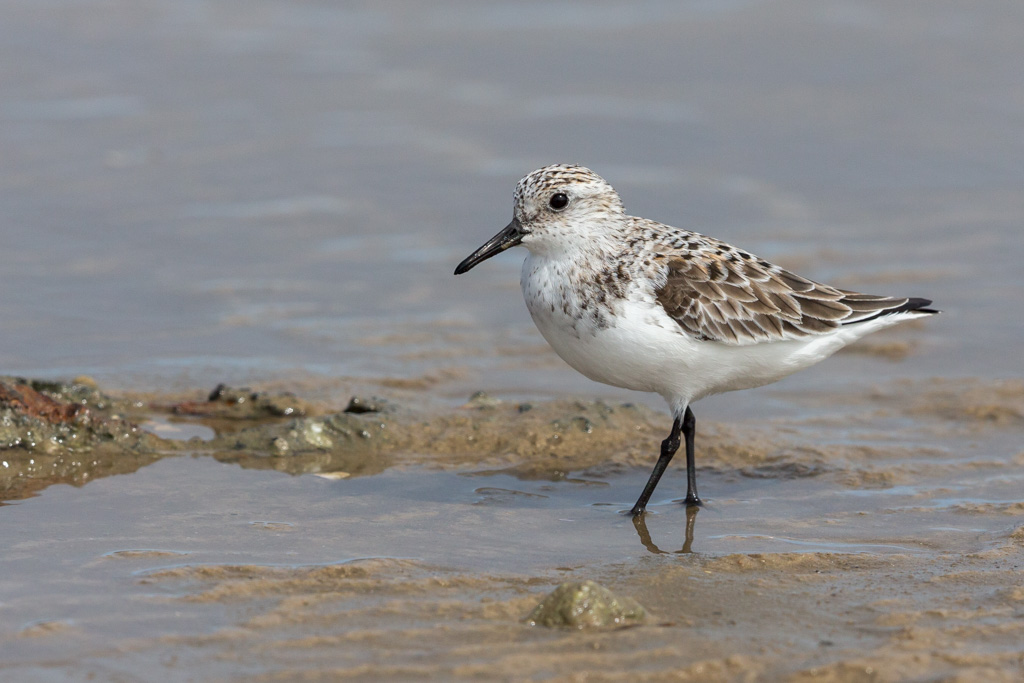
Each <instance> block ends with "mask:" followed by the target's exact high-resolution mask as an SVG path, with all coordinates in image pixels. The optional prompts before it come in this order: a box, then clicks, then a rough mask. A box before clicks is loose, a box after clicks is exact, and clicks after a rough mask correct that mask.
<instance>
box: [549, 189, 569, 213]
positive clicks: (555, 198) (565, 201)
mask: <svg viewBox="0 0 1024 683" xmlns="http://www.w3.org/2000/svg"><path fill="white" fill-rule="evenodd" d="M548 206H550V207H551V210H552V211H561V210H562V209H564V208H565V207H567V206H569V196H568V195H567V194H565V193H564V192H556V193H555V194H553V195H551V199H549V200H548Z"/></svg>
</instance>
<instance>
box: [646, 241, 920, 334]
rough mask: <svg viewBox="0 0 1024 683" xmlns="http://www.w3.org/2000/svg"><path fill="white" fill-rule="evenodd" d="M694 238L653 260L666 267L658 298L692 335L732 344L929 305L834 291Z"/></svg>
mask: <svg viewBox="0 0 1024 683" xmlns="http://www.w3.org/2000/svg"><path fill="white" fill-rule="evenodd" d="M700 241H701V242H702V244H700V247H701V248H699V249H697V250H693V251H690V250H680V249H678V248H677V249H673V250H666V251H668V253H665V252H662V253H661V254H658V255H657V256H655V258H654V259H653V260H654V261H655V262H656V263H658V264H659V265H661V266H662V267H663V268H665V269H667V275H666V279H665V284H664V286H662V287H661V288H659V289H658V290H657V291H656V292H655V294H656V296H657V299H658V301H659V302H660V303H661V305H662V306H664V308H665V312H666V313H668V315H669V317H671V318H672V319H673V320H675V321H676V322H677V323H679V325H680V327H682V328H683V329H684V330H686V331H687V332H689V333H690V334H691V335H693V336H694V337H696V338H697V339H702V340H710V341H718V342H723V343H726V344H733V345H740V344H751V343H756V342H766V341H776V340H782V339H800V338H803V337H808V336H812V335H817V334H822V333H825V332H828V331H830V330H833V329H835V328H837V327H838V326H840V325H846V324H850V323H856V322H863V321H865V320H868V319H871V318H875V317H877V316H879V315H885V314H887V313H895V312H897V311H903V310H915V309H920V308H921V307H922V306H926V305H927V304H929V303H931V302H929V301H926V300H924V299H906V298H903V299H893V298H890V297H884V296H873V295H870V294H859V293H857V292H849V291H845V290H841V289H836V288H835V287H829V286H828V285H823V284H820V283H817V282H813V281H812V280H808V279H806V278H803V277H800V276H799V275H795V274H793V273H791V272H789V271H787V270H784V269H782V268H780V267H778V266H775V265H773V264H771V263H768V262H767V261H763V260H761V259H758V258H757V257H755V256H752V255H750V254H747V253H746V252H742V251H739V250H736V249H734V248H732V247H729V246H728V245H726V244H724V243H720V242H717V241H716V240H710V239H708V238H703V237H701V238H700ZM663 272H664V271H663Z"/></svg>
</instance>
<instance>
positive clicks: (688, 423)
mask: <svg viewBox="0 0 1024 683" xmlns="http://www.w3.org/2000/svg"><path fill="white" fill-rule="evenodd" d="M696 431H697V418H695V417H694V416H693V411H692V410H690V406H686V413H685V414H684V415H683V439H684V440H685V441H686V500H684V501H683V502H684V503H685V504H686V506H687V507H691V506H695V505H701V504H702V503H701V502H700V496H698V495H697V463H696V458H695V457H694V454H693V437H694V436H695V434H696Z"/></svg>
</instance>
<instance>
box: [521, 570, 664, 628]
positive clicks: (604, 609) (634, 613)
mask: <svg viewBox="0 0 1024 683" xmlns="http://www.w3.org/2000/svg"><path fill="white" fill-rule="evenodd" d="M645 617H646V611H645V610H644V608H643V607H642V606H641V605H640V603H638V602H637V601H636V600H634V599H633V598H628V597H627V598H623V597H619V596H617V595H615V594H614V593H612V592H611V591H610V590H608V589H607V588H605V587H604V586H602V585H600V584H597V583H594V582H593V581H575V582H569V583H563V584H562V585H561V586H559V587H558V588H556V589H555V590H553V591H552V592H551V593H549V594H548V595H547V597H545V598H544V599H543V600H541V601H540V604H539V605H537V606H536V607H535V608H534V609H533V611H532V612H530V616H528V617H527V618H526V620H525V621H526V623H528V624H530V625H531V626H547V627H554V626H568V627H570V628H578V629H585V628H607V627H609V626H625V625H628V624H638V623H641V622H642V621H643V620H644V618H645Z"/></svg>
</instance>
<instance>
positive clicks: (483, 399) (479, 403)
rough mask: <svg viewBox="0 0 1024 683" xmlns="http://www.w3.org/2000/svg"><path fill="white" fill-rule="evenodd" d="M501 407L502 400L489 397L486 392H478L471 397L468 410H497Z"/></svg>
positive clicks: (467, 404) (467, 405)
mask: <svg viewBox="0 0 1024 683" xmlns="http://www.w3.org/2000/svg"><path fill="white" fill-rule="evenodd" d="M500 405H501V399H500V398H494V397H493V396H489V395H487V393H486V392H483V391H478V392H476V393H475V394H473V395H472V396H470V397H469V401H468V402H467V403H466V407H467V408H478V409H483V408H497V407H498V406H500Z"/></svg>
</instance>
